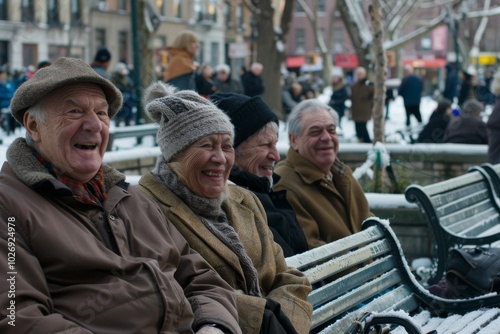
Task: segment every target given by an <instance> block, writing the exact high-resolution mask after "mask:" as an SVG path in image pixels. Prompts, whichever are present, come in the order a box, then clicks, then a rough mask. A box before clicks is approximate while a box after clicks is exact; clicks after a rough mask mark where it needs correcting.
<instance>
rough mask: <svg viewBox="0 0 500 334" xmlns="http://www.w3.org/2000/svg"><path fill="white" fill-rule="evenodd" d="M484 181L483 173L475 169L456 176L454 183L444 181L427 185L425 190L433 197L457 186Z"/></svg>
mask: <svg viewBox="0 0 500 334" xmlns="http://www.w3.org/2000/svg"><path fill="white" fill-rule="evenodd" d="M482 181H483V176H482V175H481V173H480V172H479V171H473V172H470V173H467V174H464V175H460V176H457V177H454V178H453V182H452V183H450V182H446V181H444V182H438V183H434V184H430V185H428V186H425V192H426V193H427V194H428V195H429V196H431V197H432V196H434V195H436V194H440V193H443V192H447V191H450V190H453V189H456V188H461V187H463V186H467V185H469V184H471V183H472V184H474V183H477V182H482Z"/></svg>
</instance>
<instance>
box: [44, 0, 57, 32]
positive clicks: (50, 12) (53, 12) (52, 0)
mask: <svg viewBox="0 0 500 334" xmlns="http://www.w3.org/2000/svg"><path fill="white" fill-rule="evenodd" d="M47 23H48V24H49V25H51V26H53V25H58V24H59V23H60V22H59V1H57V0H48V1H47Z"/></svg>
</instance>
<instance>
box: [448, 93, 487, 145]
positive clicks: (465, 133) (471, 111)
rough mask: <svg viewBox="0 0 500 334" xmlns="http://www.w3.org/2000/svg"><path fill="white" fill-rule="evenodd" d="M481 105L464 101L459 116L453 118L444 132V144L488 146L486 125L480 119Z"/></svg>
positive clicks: (474, 101) (472, 101)
mask: <svg viewBox="0 0 500 334" xmlns="http://www.w3.org/2000/svg"><path fill="white" fill-rule="evenodd" d="M482 111H483V105H482V104H481V103H480V102H479V101H477V100H475V99H470V100H467V101H465V103H464V104H463V106H462V109H461V110H460V116H458V117H455V118H453V119H452V120H451V122H450V123H449V124H448V126H447V127H446V130H445V132H444V142H445V143H456V144H477V145H480V144H488V135H487V130H486V124H485V123H484V122H483V120H482V119H481V112H482Z"/></svg>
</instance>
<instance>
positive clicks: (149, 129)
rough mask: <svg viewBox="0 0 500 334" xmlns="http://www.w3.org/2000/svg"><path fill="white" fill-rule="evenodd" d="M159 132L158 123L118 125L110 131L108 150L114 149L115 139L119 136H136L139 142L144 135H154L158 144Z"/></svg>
mask: <svg viewBox="0 0 500 334" xmlns="http://www.w3.org/2000/svg"><path fill="white" fill-rule="evenodd" d="M157 132H158V124H156V123H150V124H142V125H130V126H126V127H117V128H114V129H113V130H110V131H109V140H108V146H107V148H106V151H112V150H113V143H114V141H115V139H119V138H130V137H136V138H137V141H138V143H140V142H141V140H142V138H143V137H144V136H154V140H155V146H156V145H157V144H156V133H157Z"/></svg>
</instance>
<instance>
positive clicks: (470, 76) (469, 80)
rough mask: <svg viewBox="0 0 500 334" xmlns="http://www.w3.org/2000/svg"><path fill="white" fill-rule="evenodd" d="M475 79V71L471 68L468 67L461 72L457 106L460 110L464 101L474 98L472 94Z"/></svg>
mask: <svg viewBox="0 0 500 334" xmlns="http://www.w3.org/2000/svg"><path fill="white" fill-rule="evenodd" d="M475 77H476V69H475V68H474V67H473V66H469V67H467V69H465V70H462V80H461V82H460V91H459V93H458V105H459V107H460V108H462V106H463V105H464V103H465V101H467V100H469V99H475V98H476V95H475V93H474V79H475Z"/></svg>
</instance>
